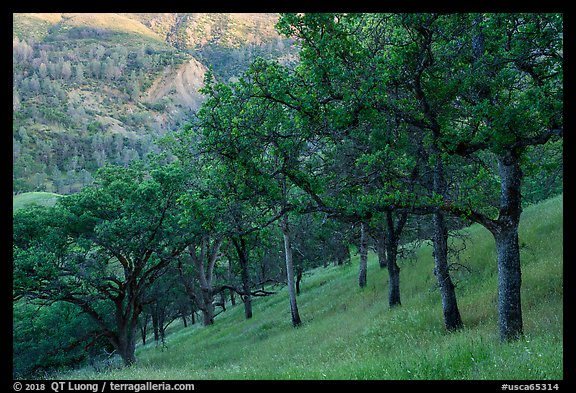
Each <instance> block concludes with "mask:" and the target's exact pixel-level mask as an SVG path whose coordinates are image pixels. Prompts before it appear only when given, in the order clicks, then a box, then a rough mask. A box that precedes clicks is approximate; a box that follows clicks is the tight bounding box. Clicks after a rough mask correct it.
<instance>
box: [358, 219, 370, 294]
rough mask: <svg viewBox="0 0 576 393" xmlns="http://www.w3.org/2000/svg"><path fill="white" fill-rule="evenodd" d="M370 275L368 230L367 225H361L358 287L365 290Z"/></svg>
mask: <svg viewBox="0 0 576 393" xmlns="http://www.w3.org/2000/svg"><path fill="white" fill-rule="evenodd" d="M367 274H368V230H367V228H366V223H365V222H364V221H362V222H361V223H360V267H359V269H358V285H359V286H360V288H364V287H365V286H366V284H367Z"/></svg>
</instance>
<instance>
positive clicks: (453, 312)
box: [432, 133, 463, 331]
mask: <svg viewBox="0 0 576 393" xmlns="http://www.w3.org/2000/svg"><path fill="white" fill-rule="evenodd" d="M437 138H438V133H435V135H434V145H433V146H432V149H433V155H434V158H435V161H436V163H435V165H434V169H433V171H434V174H433V177H434V179H433V189H434V192H435V193H437V194H439V195H443V196H444V195H445V194H446V181H445V179H444V167H443V164H442V158H441V157H440V154H439V151H438V148H437V146H436V143H437ZM432 222H433V226H434V235H433V239H432V241H433V243H434V275H435V276H436V280H438V287H439V288H440V297H441V299H442V314H443V316H444V326H445V327H446V330H448V331H455V330H458V329H461V328H462V327H463V324H462V318H461V317H460V310H458V303H457V301H456V291H455V287H454V283H453V282H452V278H451V277H450V270H449V267H448V228H447V227H446V220H445V218H444V213H442V212H441V211H439V210H438V211H436V212H435V213H434V216H433V218H432Z"/></svg>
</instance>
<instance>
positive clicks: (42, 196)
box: [12, 192, 61, 210]
mask: <svg viewBox="0 0 576 393" xmlns="http://www.w3.org/2000/svg"><path fill="white" fill-rule="evenodd" d="M60 196H61V195H60V194H54V193H51V192H25V193H23V194H18V195H16V196H14V198H12V208H13V209H14V210H18V209H21V208H23V207H27V206H30V205H40V206H53V205H54V204H55V203H56V200H57V199H58V198H59V197H60Z"/></svg>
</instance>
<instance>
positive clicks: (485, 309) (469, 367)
mask: <svg viewBox="0 0 576 393" xmlns="http://www.w3.org/2000/svg"><path fill="white" fill-rule="evenodd" d="M464 233H465V234H466V235H467V240H466V247H465V248H464V249H463V251H461V253H460V258H459V260H458V262H459V263H460V264H461V265H463V266H465V267H466V268H461V269H459V270H456V271H454V273H453V274H454V278H455V280H456V282H457V294H458V301H459V306H460V311H461V313H462V318H463V321H464V324H465V329H464V330H462V331H460V332H457V333H452V334H448V333H446V332H445V331H444V329H443V322H442V315H441V305H440V299H439V293H438V291H437V289H436V288H435V278H434V275H433V273H432V268H433V262H432V259H431V247H430V245H428V244H424V245H422V246H421V247H420V248H419V249H418V250H417V252H416V257H415V258H414V259H411V260H402V261H400V267H401V269H402V271H401V290H402V306H401V307H399V308H397V309H394V310H390V309H389V308H388V306H387V298H386V296H387V295H386V292H387V280H388V278H387V274H386V272H385V270H383V269H380V268H379V267H378V264H377V261H376V257H375V256H374V255H371V256H370V259H369V267H368V269H369V270H368V286H367V287H366V288H364V289H359V288H358V286H357V269H358V256H356V257H353V258H352V262H351V263H350V264H347V265H343V266H331V267H326V268H323V267H320V268H316V269H315V270H313V271H311V272H309V273H308V274H307V275H305V277H304V280H303V285H302V293H301V295H300V296H299V298H298V306H299V309H300V315H301V317H302V318H303V325H302V327H300V328H297V329H294V328H292V326H291V323H290V309H289V306H288V297H287V294H286V291H285V289H282V290H280V291H279V292H278V293H277V294H275V295H272V296H268V297H265V298H260V299H257V300H256V301H255V302H254V316H253V318H252V319H250V320H245V319H244V316H243V310H242V306H241V305H237V306H235V307H229V308H227V311H225V312H223V313H221V314H220V315H218V316H217V317H216V319H215V321H216V322H215V324H214V325H213V326H210V327H207V328H204V327H200V326H199V325H198V324H196V325H194V326H192V327H187V328H183V327H182V326H181V325H178V323H176V322H175V323H174V324H172V325H171V326H170V327H169V334H168V335H167V338H166V346H165V347H161V346H158V347H155V346H154V344H147V345H146V346H139V348H138V349H137V357H138V359H139V360H138V363H137V364H136V365H135V366H133V367H131V368H129V369H122V368H115V366H112V367H109V368H108V369H107V371H103V372H95V371H94V368H93V367H92V366H84V367H82V368H80V369H79V370H76V371H71V372H66V373H63V374H58V375H56V379H77V378H78V379H111V380H118V379H181V380H201V379H385V380H387V379H424V380H427V379H467V380H481V379H487V380H491V379H506V380H514V379H526V380H548V379H563V196H562V195H560V196H557V197H554V198H552V199H549V200H546V201H544V202H542V203H540V204H538V205H534V206H530V207H527V208H526V209H525V212H524V213H523V215H522V221H521V226H520V244H521V247H522V248H521V257H522V264H523V278H522V279H523V284H522V285H523V293H522V296H523V298H522V301H523V304H522V307H523V312H524V330H525V338H524V339H522V340H519V341H517V342H512V343H506V344H502V343H500V341H499V339H498V332H497V329H498V328H497V310H496V303H497V293H496V275H497V270H496V263H495V251H494V242H493V238H492V236H491V235H490V234H489V233H488V232H487V231H486V230H485V229H484V228H482V227H480V226H478V225H473V226H471V227H469V228H467V229H465V230H464ZM453 245H455V246H456V245H457V244H453ZM460 248H462V247H460ZM454 262H456V261H454Z"/></svg>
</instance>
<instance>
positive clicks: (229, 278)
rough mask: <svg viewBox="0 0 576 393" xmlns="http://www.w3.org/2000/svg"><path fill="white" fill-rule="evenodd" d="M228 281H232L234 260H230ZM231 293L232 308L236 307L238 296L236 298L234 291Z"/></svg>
mask: <svg viewBox="0 0 576 393" xmlns="http://www.w3.org/2000/svg"><path fill="white" fill-rule="evenodd" d="M228 281H229V282H230V281H232V259H231V258H228ZM229 293H230V304H232V306H235V305H236V296H234V291H233V290H229Z"/></svg>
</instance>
